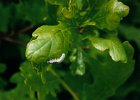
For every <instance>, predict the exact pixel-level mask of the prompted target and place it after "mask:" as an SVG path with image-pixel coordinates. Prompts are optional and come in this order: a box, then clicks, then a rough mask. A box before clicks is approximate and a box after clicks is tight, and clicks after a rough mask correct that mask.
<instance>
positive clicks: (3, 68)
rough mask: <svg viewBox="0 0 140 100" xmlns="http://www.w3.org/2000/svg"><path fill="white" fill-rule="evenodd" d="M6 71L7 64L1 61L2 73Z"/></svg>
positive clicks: (0, 70) (0, 68) (0, 71)
mask: <svg viewBox="0 0 140 100" xmlns="http://www.w3.org/2000/svg"><path fill="white" fill-rule="evenodd" d="M5 71H6V65H5V64H2V63H0V73H3V72H5Z"/></svg>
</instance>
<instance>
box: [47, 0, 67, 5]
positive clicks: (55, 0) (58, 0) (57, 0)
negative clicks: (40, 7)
mask: <svg viewBox="0 0 140 100" xmlns="http://www.w3.org/2000/svg"><path fill="white" fill-rule="evenodd" d="M45 2H49V3H50V4H52V5H65V6H66V5H67V4H68V0H45Z"/></svg>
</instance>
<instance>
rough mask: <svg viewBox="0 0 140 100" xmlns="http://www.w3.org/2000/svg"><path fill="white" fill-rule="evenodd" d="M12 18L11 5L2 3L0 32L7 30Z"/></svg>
mask: <svg viewBox="0 0 140 100" xmlns="http://www.w3.org/2000/svg"><path fill="white" fill-rule="evenodd" d="M9 19H10V6H9V7H4V6H3V5H2V4H1V3H0V32H7V30H8V24H9Z"/></svg>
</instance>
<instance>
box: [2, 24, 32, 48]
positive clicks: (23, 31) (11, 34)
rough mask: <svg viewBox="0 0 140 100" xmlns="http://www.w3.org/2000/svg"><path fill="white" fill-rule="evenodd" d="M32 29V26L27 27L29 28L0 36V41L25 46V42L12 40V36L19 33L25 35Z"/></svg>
mask: <svg viewBox="0 0 140 100" xmlns="http://www.w3.org/2000/svg"><path fill="white" fill-rule="evenodd" d="M32 28H33V25H29V26H27V27H25V28H23V29H21V30H19V31H18V32H11V33H10V34H7V35H3V36H0V40H4V41H7V42H11V43H15V44H19V45H25V44H26V43H25V42H23V41H19V40H15V39H13V38H12V36H14V35H19V34H21V33H25V32H27V31H29V30H31V29H32Z"/></svg>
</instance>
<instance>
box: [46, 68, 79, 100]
mask: <svg viewBox="0 0 140 100" xmlns="http://www.w3.org/2000/svg"><path fill="white" fill-rule="evenodd" d="M47 70H48V71H50V72H51V73H52V75H54V76H55V77H56V78H57V79H58V81H59V82H60V83H61V84H62V85H63V86H64V88H65V89H66V90H67V91H68V92H69V93H70V94H71V95H72V97H73V98H74V100H79V97H78V96H77V94H76V93H75V92H74V91H73V90H72V89H71V88H70V87H69V86H68V84H67V83H66V82H65V81H64V80H62V79H61V78H60V77H59V75H58V74H57V73H56V72H55V71H54V70H53V69H52V67H51V66H49V67H48V69H47Z"/></svg>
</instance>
